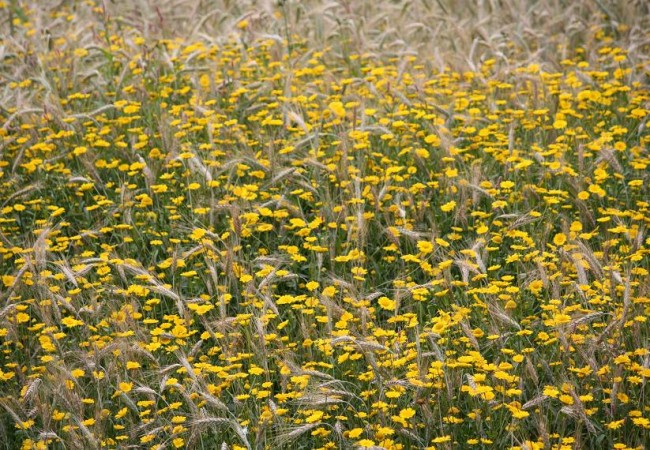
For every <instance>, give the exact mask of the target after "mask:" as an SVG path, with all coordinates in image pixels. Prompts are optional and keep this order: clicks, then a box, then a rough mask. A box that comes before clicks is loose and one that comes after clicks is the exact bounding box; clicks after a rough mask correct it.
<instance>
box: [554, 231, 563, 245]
mask: <svg viewBox="0 0 650 450" xmlns="http://www.w3.org/2000/svg"><path fill="white" fill-rule="evenodd" d="M565 243H566V234H564V233H557V234H556V235H555V236H553V244H555V245H557V246H558V247H561V246H563V245H564V244H565Z"/></svg>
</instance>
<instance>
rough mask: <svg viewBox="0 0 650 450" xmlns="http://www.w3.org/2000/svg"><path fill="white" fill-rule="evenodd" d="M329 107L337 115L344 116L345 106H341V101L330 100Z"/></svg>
mask: <svg viewBox="0 0 650 450" xmlns="http://www.w3.org/2000/svg"><path fill="white" fill-rule="evenodd" d="M329 108H330V110H331V111H332V112H333V113H334V114H336V116H337V117H339V118H341V117H345V107H344V106H343V103H341V102H332V103H330V104H329Z"/></svg>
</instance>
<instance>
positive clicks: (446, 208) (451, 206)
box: [440, 200, 456, 212]
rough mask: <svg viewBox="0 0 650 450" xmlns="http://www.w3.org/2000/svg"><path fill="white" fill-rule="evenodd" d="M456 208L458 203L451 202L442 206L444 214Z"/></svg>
mask: <svg viewBox="0 0 650 450" xmlns="http://www.w3.org/2000/svg"><path fill="white" fill-rule="evenodd" d="M455 207H456V202H455V201H453V200H451V201H450V202H447V203H445V204H444V205H442V206H441V207H440V209H441V210H442V211H443V212H449V211H453V210H454V208H455Z"/></svg>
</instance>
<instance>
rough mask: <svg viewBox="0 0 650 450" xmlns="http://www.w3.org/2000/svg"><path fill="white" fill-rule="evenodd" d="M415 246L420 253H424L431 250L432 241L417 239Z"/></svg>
mask: <svg viewBox="0 0 650 450" xmlns="http://www.w3.org/2000/svg"><path fill="white" fill-rule="evenodd" d="M417 247H418V250H419V251H420V253H424V254H425V255H426V254H429V253H431V252H433V243H432V242H430V241H418V243H417Z"/></svg>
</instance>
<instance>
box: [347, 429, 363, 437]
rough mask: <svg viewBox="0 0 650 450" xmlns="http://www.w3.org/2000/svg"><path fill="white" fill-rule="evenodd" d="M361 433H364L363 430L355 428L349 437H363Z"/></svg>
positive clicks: (349, 433) (349, 432)
mask: <svg viewBox="0 0 650 450" xmlns="http://www.w3.org/2000/svg"><path fill="white" fill-rule="evenodd" d="M361 433H363V428H353V429H351V430H350V431H348V437H349V438H350V439H355V438H358V437H359V436H361Z"/></svg>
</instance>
